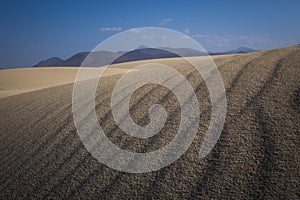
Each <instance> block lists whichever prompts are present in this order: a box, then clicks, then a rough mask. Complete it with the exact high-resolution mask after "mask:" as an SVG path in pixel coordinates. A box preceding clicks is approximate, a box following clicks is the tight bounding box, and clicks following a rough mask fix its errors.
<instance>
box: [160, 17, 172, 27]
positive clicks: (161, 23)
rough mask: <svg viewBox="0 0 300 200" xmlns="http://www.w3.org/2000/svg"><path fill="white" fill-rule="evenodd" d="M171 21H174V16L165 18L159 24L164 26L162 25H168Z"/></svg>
mask: <svg viewBox="0 0 300 200" xmlns="http://www.w3.org/2000/svg"><path fill="white" fill-rule="evenodd" d="M171 21H173V18H167V19H164V20H161V22H159V24H158V25H159V26H162V25H166V24H168V23H170V22H171Z"/></svg>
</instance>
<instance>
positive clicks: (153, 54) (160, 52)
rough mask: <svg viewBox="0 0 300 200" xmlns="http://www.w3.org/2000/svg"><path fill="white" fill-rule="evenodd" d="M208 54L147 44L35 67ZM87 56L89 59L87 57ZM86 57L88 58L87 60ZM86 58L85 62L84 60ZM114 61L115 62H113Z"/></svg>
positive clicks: (242, 50) (55, 59)
mask: <svg viewBox="0 0 300 200" xmlns="http://www.w3.org/2000/svg"><path fill="white" fill-rule="evenodd" d="M254 51H255V50H253V49H250V48H246V47H240V48H238V49H236V50H232V51H227V52H217V53H209V55H221V54H236V53H249V52H254ZM203 55H207V53H205V52H200V51H198V50H195V49H190V48H170V47H161V48H150V47H147V46H143V45H142V46H140V47H138V48H137V49H135V50H133V51H129V52H110V51H96V52H80V53H77V54H75V55H73V56H71V57H70V58H68V59H66V60H63V59H61V58H58V57H53V58H49V59H47V60H43V61H41V62H39V63H38V64H36V65H34V66H33V67H48V66H81V65H82V64H83V65H85V66H91V67H95V66H105V65H109V64H111V63H122V62H130V61H137V60H149V59H157V58H174V57H181V56H183V57H189V56H203ZM87 56H88V58H87ZM86 58H87V59H86ZM85 59H86V60H85ZM84 60H85V63H83V61H84ZM112 61H113V62H112Z"/></svg>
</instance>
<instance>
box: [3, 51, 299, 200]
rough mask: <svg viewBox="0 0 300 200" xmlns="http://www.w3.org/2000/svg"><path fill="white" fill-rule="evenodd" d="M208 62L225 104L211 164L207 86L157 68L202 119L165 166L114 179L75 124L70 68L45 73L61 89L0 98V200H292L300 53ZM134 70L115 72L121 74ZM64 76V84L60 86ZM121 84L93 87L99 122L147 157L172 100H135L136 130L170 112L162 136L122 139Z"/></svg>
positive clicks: (141, 95) (173, 123)
mask: <svg viewBox="0 0 300 200" xmlns="http://www.w3.org/2000/svg"><path fill="white" fill-rule="evenodd" d="M194 59H201V58H194ZM214 60H215V62H216V64H217V65H218V66H219V70H220V72H221V74H222V76H223V78H224V84H225V87H226V93H227V101H228V113H227V117H226V122H225V127H224V129H223V132H222V134H221V137H220V139H219V141H218V143H217V145H216V146H215V147H214V149H213V150H212V151H211V152H210V153H209V155H208V156H207V157H205V158H204V159H200V158H199V155H198V152H199V148H200V145H201V142H202V140H203V136H204V134H205V131H206V129H207V126H208V123H209V120H210V112H209V111H210V101H209V98H208V91H207V89H206V86H205V84H204V83H203V80H202V79H201V78H200V77H199V75H198V74H197V73H196V72H195V71H194V70H193V69H192V68H191V67H190V66H189V65H187V64H186V62H184V61H183V60H180V59H163V60H162V62H165V63H167V64H169V65H170V66H173V67H174V68H176V69H178V70H179V71H180V72H181V73H182V74H183V75H184V76H185V77H186V78H187V79H188V80H189V82H190V83H191V85H192V87H194V90H195V92H196V95H197V97H198V99H199V101H201V102H202V103H201V108H200V109H201V111H202V112H203V114H202V116H201V122H200V127H199V130H198V134H197V137H196V139H195V140H194V142H193V144H192V145H191V147H190V148H189V150H188V151H187V152H186V153H185V154H184V155H183V156H182V157H181V158H180V159H178V160H177V161H176V162H174V163H173V164H171V165H170V166H168V167H165V168H163V169H161V170H159V171H155V172H151V173H145V174H128V173H123V172H119V171H116V170H113V169H111V168H109V167H107V166H105V165H103V164H101V163H100V162H98V161H97V160H96V159H95V158H93V157H92V156H91V155H90V154H89V152H88V151H87V150H86V148H85V147H84V146H83V144H82V143H81V141H80V139H79V136H78V135H77V133H76V129H75V126H74V122H73V116H72V105H71V103H72V86H73V84H72V83H69V84H64V83H68V82H69V81H70V82H72V79H73V78H74V76H75V73H76V69H60V70H63V71H64V70H69V71H68V72H67V71H64V72H62V71H60V72H58V71H55V69H45V70H50V71H51V70H52V71H53V73H61V75H62V76H61V77H60V76H58V77H60V78H58V79H57V80H56V81H58V82H59V81H61V82H60V84H63V85H59V86H54V84H55V83H57V82H51V81H52V80H47V81H45V82H43V81H41V83H38V84H37V85H39V86H38V87H40V86H41V85H42V87H44V86H45V87H48V86H54V87H48V88H45V89H41V90H36V91H32V92H26V93H23V94H17V95H13V96H9V97H5V98H1V99H0V110H1V117H0V118H1V125H0V130H1V135H0V138H1V139H0V151H1V153H0V159H1V164H0V174H1V178H0V191H1V192H0V198H1V199H3V198H5V199H6V198H82V199H85V198H103V199H112V198H115V199H120V198H154V199H157V198H166V197H168V198H171V199H175V198H178V199H183V198H205V199H224V198H225V199H229V198H236V199H244V198H252V199H256V198H266V199H274V198H283V199H298V198H299V196H300V191H299V188H300V180H299V177H300V154H299V150H300V149H299V147H300V144H299V130H300V124H299V121H300V115H299V113H300V109H299V102H300V100H299V96H300V67H299V63H300V47H299V46H295V47H289V48H283V49H276V50H270V51H262V52H256V53H250V54H243V55H230V56H220V57H214ZM141 62H143V61H141ZM137 63H138V62H133V63H123V64H118V65H116V66H115V67H116V68H121V69H123V70H125V69H128V68H130V67H132V65H137ZM7 71H9V72H6V71H5V70H4V72H2V71H1V74H2V73H11V75H9V76H11V77H12V76H13V74H14V73H13V70H11V71H10V70H7ZM25 71H26V70H25ZM39 72H41V73H44V72H42V71H39ZM66 72H67V73H69V77H68V78H67V79H64V76H63V74H66ZM20 73H21V72H20ZM28 73H29V74H30V72H29V71H28ZM21 74H23V73H21ZM41 76H42V75H40V76H39V77H41ZM120 76H121V75H120V74H115V75H113V76H108V77H104V78H103V79H102V80H101V84H99V86H98V88H97V95H96V100H95V102H96V110H97V115H98V120H99V123H100V124H101V125H102V127H103V129H104V131H105V132H106V134H107V136H108V137H109V138H110V139H111V141H113V142H114V143H115V144H117V145H118V146H120V147H121V148H122V149H126V150H129V151H137V152H148V151H152V150H155V149H158V148H160V147H162V146H164V145H165V144H166V143H168V142H169V141H170V140H171V139H172V137H173V136H174V134H175V133H176V131H177V128H178V124H179V122H180V114H179V109H178V102H177V101H176V98H175V97H174V95H173V93H171V92H169V91H168V90H166V89H165V88H162V87H159V86H157V85H147V86H145V87H143V88H141V89H139V90H137V91H136V93H135V94H134V95H133V98H132V102H131V105H130V112H131V115H132V117H133V119H134V120H135V121H136V122H137V123H138V124H140V125H145V124H147V123H149V116H148V109H149V107H150V106H151V105H152V104H153V103H161V104H162V105H164V106H165V108H166V110H167V112H168V113H170V115H168V119H167V123H166V125H165V127H164V128H163V130H162V131H161V133H160V134H157V135H155V136H153V137H151V138H149V139H143V140H139V139H137V138H133V137H130V136H128V135H125V134H124V133H123V132H122V131H121V130H120V129H119V128H118V126H117V125H116V124H115V122H114V121H113V117H112V113H111V109H110V105H111V104H110V103H111V102H110V96H111V94H112V89H113V86H114V84H115V83H116V81H117V80H118V79H119V78H120ZM2 77H5V76H4V75H3V74H2V75H1V79H2ZM7 77H8V76H7ZM1 79H0V80H1ZM20 79H22V78H20ZM20 79H19V80H18V81H20ZM41 79H43V78H41ZM11 80H12V79H10V81H11ZM1 81H3V82H5V81H4V80H3V79H2V80H1ZM7 81H8V80H7ZM64 81H66V82H64ZM26 82H27V81H26ZM22 83H24V88H29V89H32V88H36V87H37V86H35V85H34V86H32V84H35V82H34V81H33V82H32V83H28V85H26V84H27V83H25V79H24V82H23V81H22ZM14 84H15V85H9V84H8V85H6V86H2V82H1V87H3V88H4V89H5V90H7V91H9V90H13V89H14V88H18V87H19V86H17V85H18V82H15V83H14ZM21 85H23V84H21ZM25 86H26V87H25ZM170 102H172V103H171V105H170Z"/></svg>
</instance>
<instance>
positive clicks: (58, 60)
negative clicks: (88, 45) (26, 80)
mask: <svg viewBox="0 0 300 200" xmlns="http://www.w3.org/2000/svg"><path fill="white" fill-rule="evenodd" d="M63 63H64V60H63V59H61V58H58V57H52V58H49V59H47V60H42V61H41V62H39V63H38V64H37V65H35V66H34V67H47V66H62V64H63Z"/></svg>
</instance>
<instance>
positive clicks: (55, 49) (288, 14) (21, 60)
mask: <svg viewBox="0 0 300 200" xmlns="http://www.w3.org/2000/svg"><path fill="white" fill-rule="evenodd" d="M299 10H300V1H299V0H294V1H293V0H286V1H284V0H282V1H271V0H270V1H263V0H261V1H253V0H252V1H233V0H228V1H225V0H224V1H221V0H220V1H200V0H198V1H196V0H195V1H192V0H191V1H184V0H182V1H175V0H173V1H162V0H160V1H156V0H152V1H145V0H144V1H143V0H139V1H130V0H128V1H125V0H123V1H121V0H120V1H116V0H110V1H108V0H107V1H99V0H98V1H58V0H53V1H31V0H27V1H13V0H10V1H1V6H0V26H1V30H0V34H1V37H0V44H1V47H0V67H18V66H31V65H33V64H36V63H37V62H39V61H40V60H42V59H46V58H49V57H54V56H57V57H61V58H63V59H65V58H68V57H70V56H71V55H73V54H74V53H77V52H81V51H90V50H92V49H93V48H94V47H95V46H96V45H97V44H98V43H100V42H101V41H103V40H105V39H106V38H108V37H110V36H112V35H114V34H116V33H119V32H121V31H124V30H128V29H131V28H138V27H148V26H151V27H156V26H158V27H164V28H170V29H174V30H177V31H180V32H182V33H185V34H187V35H189V36H190V37H192V38H194V39H195V40H196V41H198V42H199V43H200V44H201V45H202V46H203V47H204V48H205V49H207V50H208V51H225V50H229V49H234V48H237V47H240V46H246V47H250V48H254V49H271V48H276V47H283V46H289V45H295V44H299V43H300V26H299V21H300V12H299Z"/></svg>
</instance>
